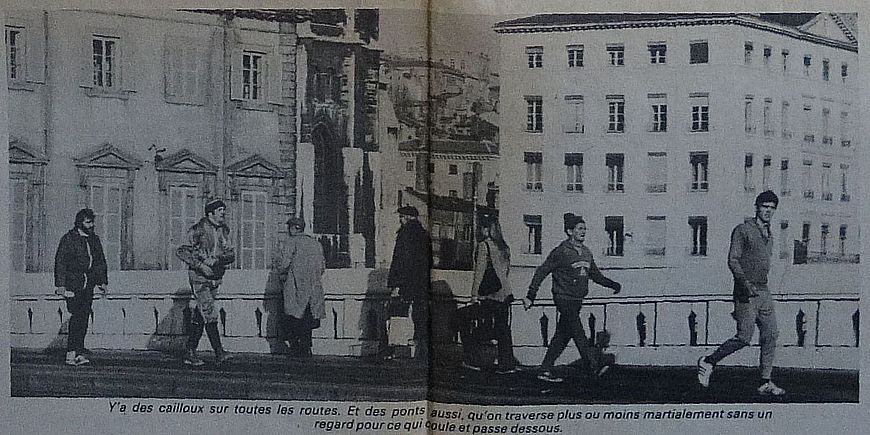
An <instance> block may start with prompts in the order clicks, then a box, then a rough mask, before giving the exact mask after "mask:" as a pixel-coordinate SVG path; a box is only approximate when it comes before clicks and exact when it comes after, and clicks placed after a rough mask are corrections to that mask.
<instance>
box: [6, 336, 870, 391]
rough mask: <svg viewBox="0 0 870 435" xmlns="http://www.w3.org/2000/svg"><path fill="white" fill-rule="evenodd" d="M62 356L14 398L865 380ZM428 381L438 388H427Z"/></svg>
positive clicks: (47, 358)
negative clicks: (553, 376)
mask: <svg viewBox="0 0 870 435" xmlns="http://www.w3.org/2000/svg"><path fill="white" fill-rule="evenodd" d="M62 359H63V356H62V354H61V353H45V352H42V351H34V350H22V349H13V350H12V357H11V379H12V395H13V396H35V397H153V398H204V399H221V398H223V399H271V400H346V401H410V400H423V399H424V398H425V397H426V396H427V394H428V396H429V398H430V399H431V400H435V401H439V402H449V403H471V404H506V405H521V404H569V403H571V404H579V403H615V404H638V403H668V404H686V403H746V402H783V403H819V402H854V403H857V401H858V372H857V371H846V370H807V369H777V372H776V378H777V383H778V384H779V385H780V386H782V387H783V388H785V389H786V390H787V391H788V394H786V395H785V396H784V397H781V398H765V397H760V396H758V395H757V394H755V393H754V387H755V383H756V376H757V371H756V370H755V369H750V368H739V367H721V368H717V369H716V372H715V374H714V377H713V382H712V385H711V386H710V388H708V389H701V388H700V387H698V386H697V384H696V381H695V368H694V367H645V366H617V367H614V368H612V369H611V370H610V371H609V372H608V373H607V374H606V375H605V376H604V377H603V378H601V379H594V378H592V377H590V376H588V375H586V374H584V373H582V372H581V371H580V370H578V369H576V368H574V367H571V366H563V367H557V369H556V371H557V374H559V375H561V376H564V377H565V381H564V382H562V383H558V384H553V383H548V382H544V381H541V380H539V379H537V378H536V376H535V375H536V370H534V369H533V368H529V369H526V370H522V371H520V372H517V373H514V374H509V375H496V374H495V373H493V372H491V371H486V370H484V371H481V372H477V371H471V370H468V369H463V368H460V367H456V366H451V367H446V366H435V367H434V368H433V370H432V371H431V372H430V371H429V370H427V367H426V365H424V364H421V363H417V362H414V361H412V360H392V361H381V360H374V359H364V358H356V357H337V356H314V357H312V358H310V359H296V360H292V359H287V358H286V357H284V356H281V355H267V354H247V353H246V354H234V355H233V358H232V359H230V360H229V361H228V362H226V363H225V364H223V365H221V366H220V367H215V366H214V365H212V364H210V359H211V358H210V355H209V354H208V353H205V355H204V359H205V360H206V361H207V364H206V365H204V366H202V367H198V368H191V367H187V366H185V365H183V364H182V363H181V362H180V360H179V359H177V358H176V357H174V356H171V355H168V354H165V353H161V352H156V351H101V350H96V351H94V354H93V355H92V356H91V358H90V359H91V361H92V363H91V364H89V365H86V366H80V367H69V366H66V365H64V364H63V362H62ZM427 377H428V379H429V381H430V383H431V388H427V386H426V384H427Z"/></svg>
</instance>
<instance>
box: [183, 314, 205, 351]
mask: <svg viewBox="0 0 870 435" xmlns="http://www.w3.org/2000/svg"><path fill="white" fill-rule="evenodd" d="M190 317H191V319H190V330H189V331H188V333H187V349H188V350H196V348H197V347H198V346H199V340H200V339H201V338H202V329H203V326H204V323H205V321H204V320H203V318H202V313H200V312H199V307H196V308H194V309H193V314H192V315H191V316H190Z"/></svg>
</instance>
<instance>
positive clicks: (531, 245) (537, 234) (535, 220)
mask: <svg viewBox="0 0 870 435" xmlns="http://www.w3.org/2000/svg"><path fill="white" fill-rule="evenodd" d="M523 223H524V224H525V225H526V230H527V232H528V243H527V244H526V246H525V248H526V249H525V251H524V252H525V253H526V254H535V255H540V253H541V215H528V214H527V215H523Z"/></svg>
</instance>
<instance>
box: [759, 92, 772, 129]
mask: <svg viewBox="0 0 870 435" xmlns="http://www.w3.org/2000/svg"><path fill="white" fill-rule="evenodd" d="M772 104H773V100H771V99H770V98H765V99H764V107H763V108H762V109H761V128H763V129H764V135H765V136H773V127H771V126H770V106H771V105H772Z"/></svg>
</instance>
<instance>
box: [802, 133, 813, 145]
mask: <svg viewBox="0 0 870 435" xmlns="http://www.w3.org/2000/svg"><path fill="white" fill-rule="evenodd" d="M815 141H816V136H815V135H813V134H805V135H804V142H809V143H812V142H815Z"/></svg>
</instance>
